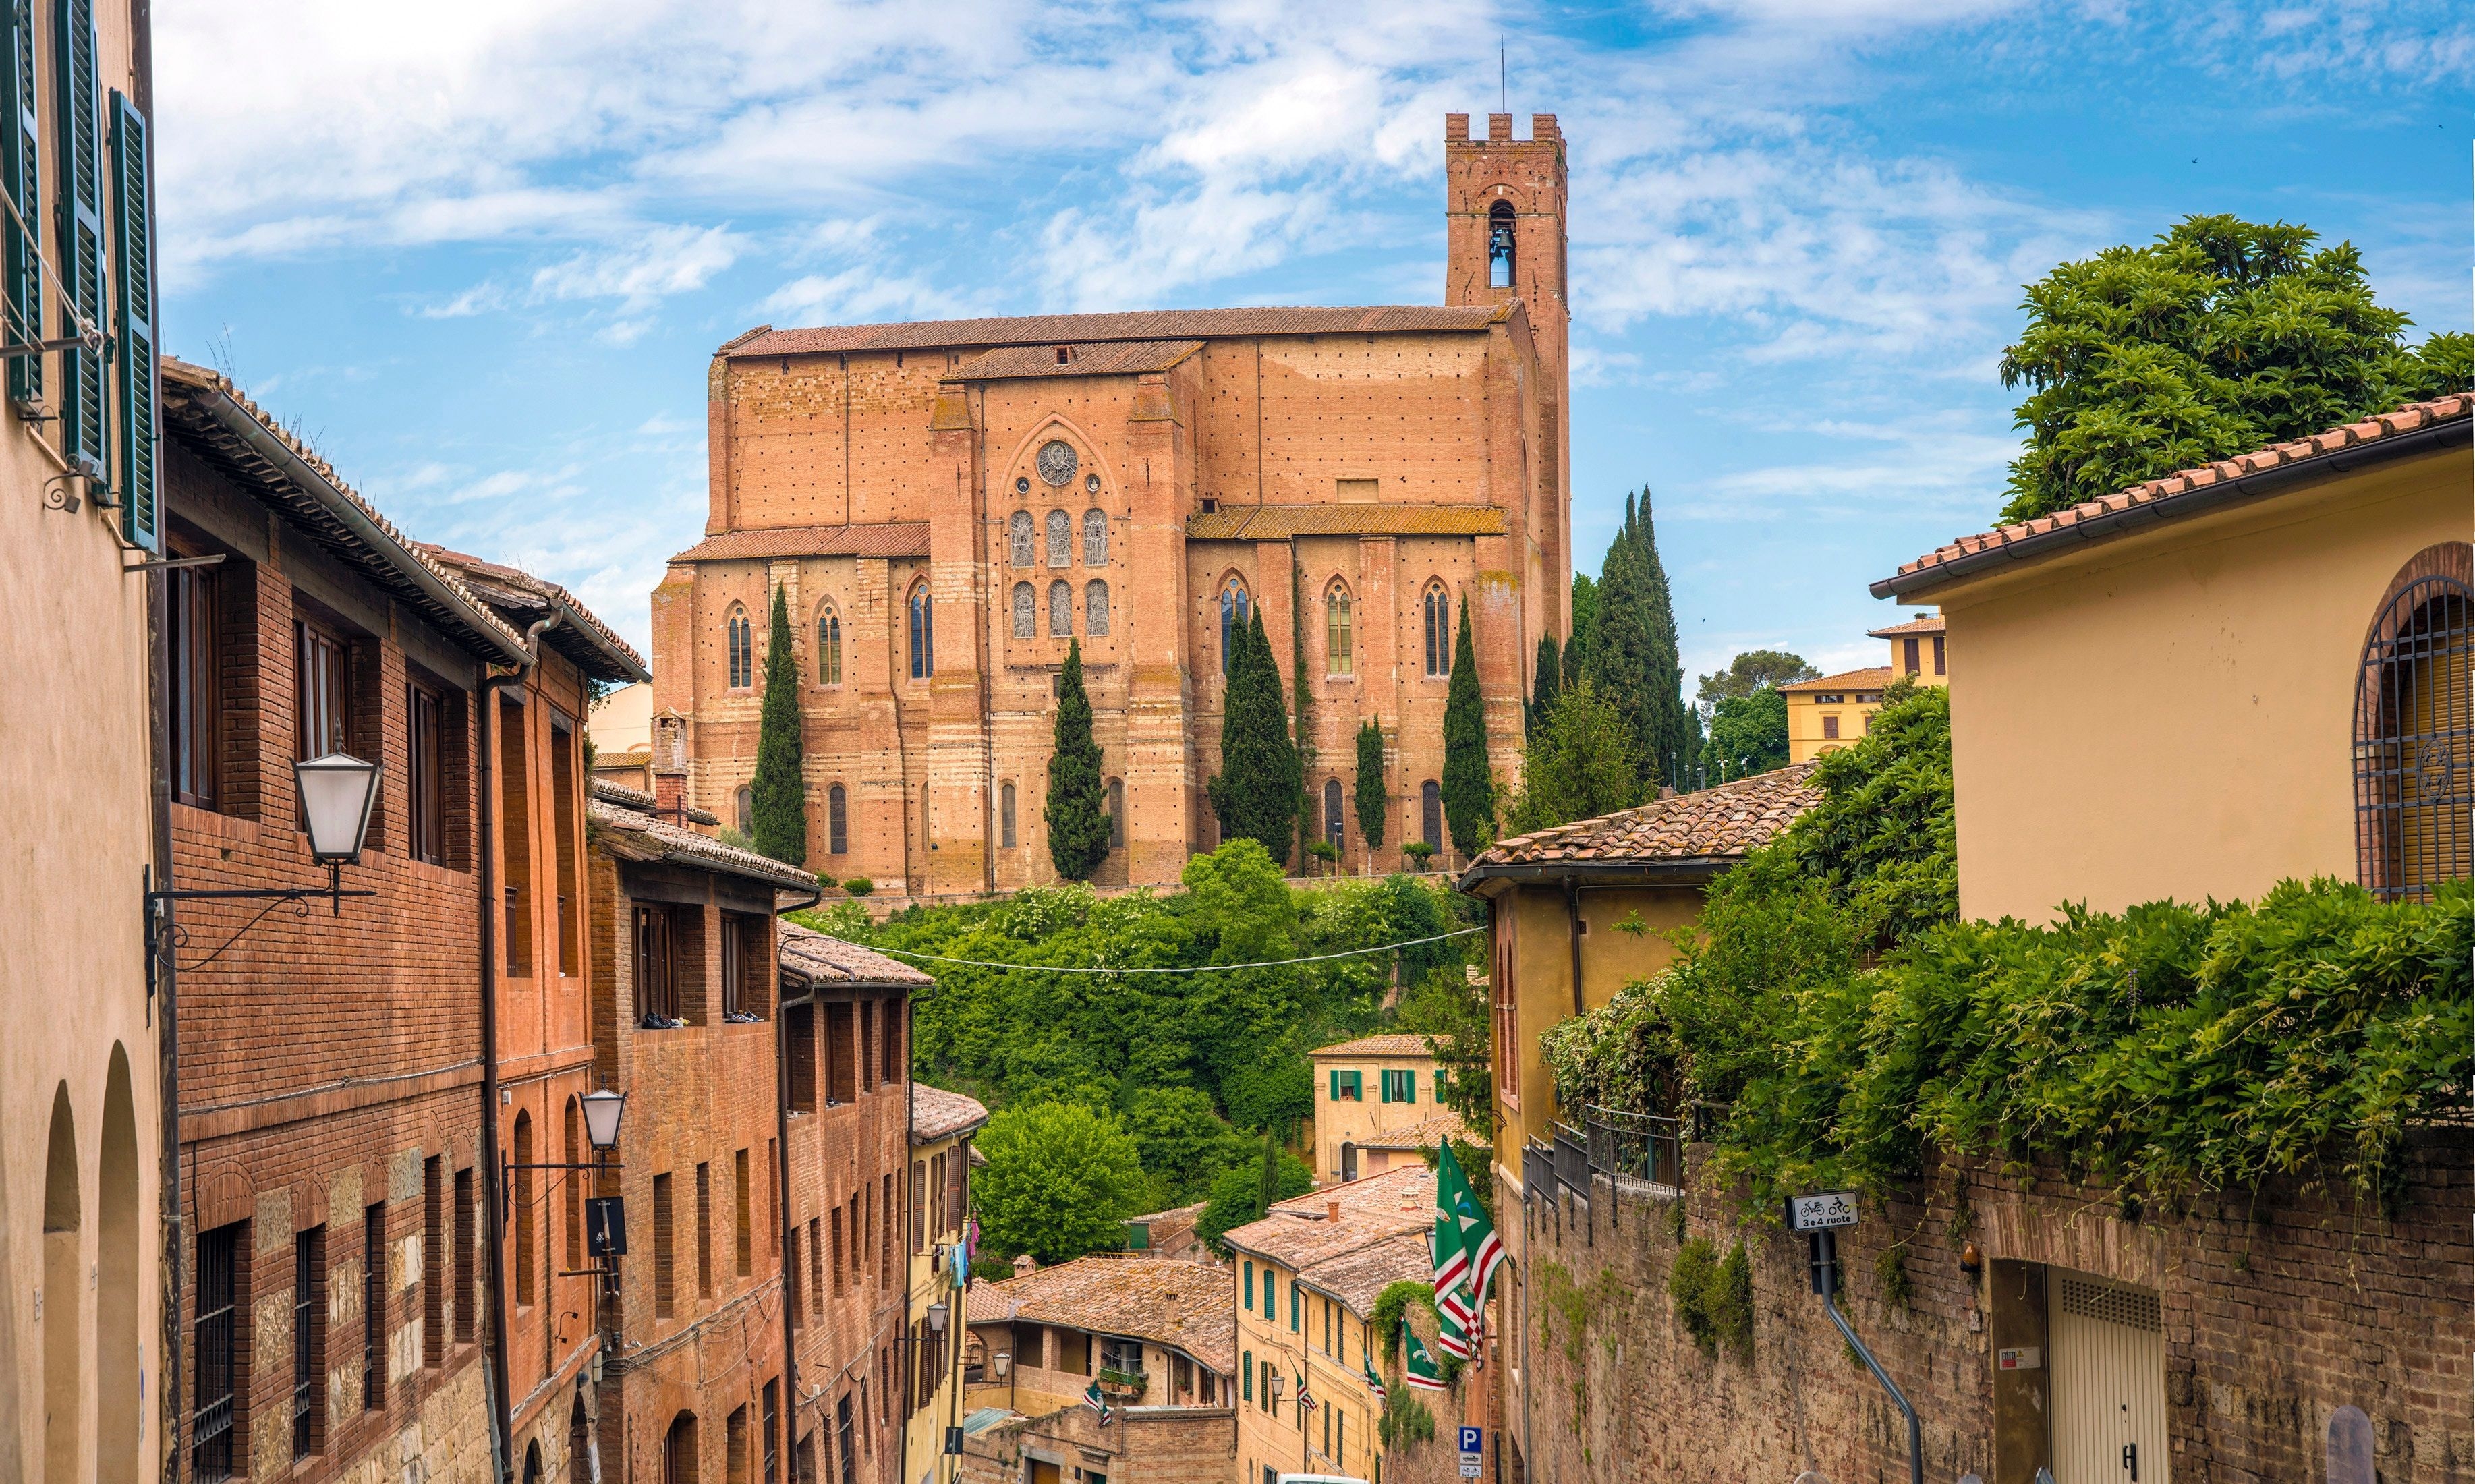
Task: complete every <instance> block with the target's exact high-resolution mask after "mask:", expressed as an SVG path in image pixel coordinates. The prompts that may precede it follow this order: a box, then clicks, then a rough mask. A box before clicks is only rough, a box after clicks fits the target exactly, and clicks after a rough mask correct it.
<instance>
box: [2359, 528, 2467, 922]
mask: <svg viewBox="0 0 2475 1484" xmlns="http://www.w3.org/2000/svg"><path fill="white" fill-rule="evenodd" d="M2470 565H2475V551H2470V547H2468V546H2467V545H2466V544H2464V543H2460V542H2444V543H2442V544H2440V545H2438V546H2435V547H2427V548H2426V549H2425V550H2423V551H2421V552H2419V553H2417V554H2416V555H2415V557H2414V560H2413V561H2410V562H2408V563H2407V564H2406V566H2405V568H2404V569H2402V570H2401V571H2400V572H2399V573H2398V575H2397V577H2396V578H2395V579H2394V580H2392V581H2391V582H2390V584H2389V596H2388V597H2387V598H2386V599H2385V600H2384V601H2383V602H2382V604H2381V608H2380V612H2379V613H2378V614H2377V615H2376V616H2375V617H2374V619H2373V620H2372V627H2371V632H2370V633H2369V634H2368V635H2367V636H2366V637H2365V644H2364V658H2363V665H2362V668H2361V669H2359V670H2358V671H2357V672H2356V678H2355V852H2356V864H2357V874H2358V876H2359V877H2360V878H2361V880H2362V882H2363V884H2364V885H2365V887H2366V888H2370V890H2371V892H2372V894H2373V895H2374V896H2376V897H2378V898H2380V899H2381V900H2383V901H2407V900H2411V901H2426V900H2429V899H2430V898H2431V896H2432V888H2434V887H2435V886H2436V885H2438V883H2441V882H2444V881H2451V880H2455V879H2457V878H2459V877H2462V876H2466V875H2470V874H2475V831H2470V812H2475V694H2470V686H2475V594H2471V593H2470V577H2475V573H2470V571H2469V568H2470Z"/></svg>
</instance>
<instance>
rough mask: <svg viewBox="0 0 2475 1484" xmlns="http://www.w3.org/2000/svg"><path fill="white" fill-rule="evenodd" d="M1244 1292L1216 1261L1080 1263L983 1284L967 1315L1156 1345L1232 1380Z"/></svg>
mask: <svg viewBox="0 0 2475 1484" xmlns="http://www.w3.org/2000/svg"><path fill="white" fill-rule="evenodd" d="M963 1312H964V1317H965V1322H966V1323H968V1324H973V1325H993V1324H1002V1323H1005V1322H1007V1321H1010V1320H1011V1321H1020V1322H1023V1323H1026V1324H1041V1325H1059V1326H1065V1327H1066V1328H1069V1329H1087V1330H1090V1332H1091V1333H1093V1334H1114V1335H1124V1336H1129V1337H1132V1338H1136V1339H1142V1340H1149V1341H1151V1342H1152V1343H1153V1344H1155V1345H1165V1346H1171V1347H1174V1348H1175V1349H1178V1350H1184V1351H1186V1352H1187V1353H1188V1354H1189V1355H1191V1356H1193V1357H1194V1358H1195V1359H1197V1360H1199V1361H1201V1362H1203V1363H1204V1364H1205V1365H1207V1366H1210V1367H1211V1368H1212V1369H1213V1371H1215V1372H1217V1373H1219V1374H1220V1375H1230V1374H1232V1373H1234V1372H1235V1371H1236V1370H1237V1284H1236V1283H1235V1282H1233V1281H1231V1280H1230V1277H1229V1270H1228V1269H1227V1268H1223V1267H1220V1266H1218V1265H1217V1264H1214V1263H1209V1262H1186V1261H1182V1260H1180V1259H1178V1258H1174V1257H1123V1256H1109V1257H1078V1258H1076V1259H1075V1260H1074V1261H1072V1262H1066V1263H1060V1264H1058V1265H1057V1266H1056V1267H1053V1268H1035V1269H1033V1270H1032V1271H1031V1272H1029V1273H1026V1274H1024V1275H1023V1276H1022V1277H1010V1278H1006V1279H1004V1280H1003V1281H1001V1282H994V1283H990V1282H981V1283H975V1284H973V1285H972V1287H971V1293H970V1298H969V1299H968V1302H966V1303H965V1305H964V1311H963Z"/></svg>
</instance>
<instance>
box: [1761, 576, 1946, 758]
mask: <svg viewBox="0 0 2475 1484" xmlns="http://www.w3.org/2000/svg"><path fill="white" fill-rule="evenodd" d="M1865 637H1866V638H1868V639H1878V640H1881V641H1882V642H1883V643H1885V644H1887V645H1889V646H1890V650H1891V663H1890V664H1888V665H1875V666H1868V667H1866V668H1865V669H1847V670H1841V671H1840V672H1839V673H1838V674H1835V675H1823V676H1821V677H1819V678H1817V679H1813V680H1799V681H1797V682H1795V683H1794V684H1791V685H1783V686H1781V687H1779V693H1780V694H1781V695H1784V696H1786V697H1787V760H1788V761H1789V762H1790V763H1810V762H1812V761H1813V760H1814V759H1815V758H1818V757H1820V756H1822V755H1823V754H1824V753H1826V752H1836V751H1838V750H1839V749H1840V748H1842V747H1844V746H1846V745H1848V744H1849V743H1850V742H1854V741H1855V740H1856V739H1858V738H1860V737H1862V736H1864V735H1865V733H1866V732H1867V731H1868V730H1869V729H1871V727H1872V726H1873V721H1874V713H1875V712H1877V711H1879V710H1881V709H1882V693H1883V692H1884V691H1886V690H1888V689H1889V688H1890V686H1891V683H1892V682H1893V681H1896V680H1900V679H1907V680H1913V681H1915V682H1916V683H1917V684H1919V685H1948V684H1949V683H1950V645H1949V640H1948V636H1947V635H1946V634H1945V633H1944V632H1943V620H1942V616H1941V615H1940V614H1933V613H1920V614H1918V615H1917V616H1916V617H1915V618H1913V619H1911V620H1908V621H1907V622H1905V623H1894V624H1892V625H1891V626H1890V627H1888V628H1877V629H1868V630H1866V633H1865Z"/></svg>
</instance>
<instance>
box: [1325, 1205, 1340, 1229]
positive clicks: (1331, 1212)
mask: <svg viewBox="0 0 2475 1484" xmlns="http://www.w3.org/2000/svg"><path fill="white" fill-rule="evenodd" d="M1323 1219H1324V1220H1326V1221H1328V1222H1331V1223H1332V1224H1333V1225H1335V1226H1338V1225H1339V1224H1340V1202H1339V1201H1337V1200H1332V1201H1326V1202H1325V1203H1324V1204H1323Z"/></svg>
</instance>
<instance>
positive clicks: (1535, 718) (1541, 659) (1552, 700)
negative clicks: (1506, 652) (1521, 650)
mask: <svg viewBox="0 0 2475 1484" xmlns="http://www.w3.org/2000/svg"><path fill="white" fill-rule="evenodd" d="M1562 679H1563V664H1562V656H1561V653H1560V651H1558V650H1557V649H1556V636H1555V635H1553V634H1541V635H1539V636H1538V658H1537V661H1536V662H1535V663H1534V664H1533V665H1532V667H1531V681H1530V705H1529V707H1528V708H1527V709H1526V710H1524V711H1523V713H1522V720H1523V722H1524V723H1525V724H1526V725H1527V727H1528V730H1529V735H1531V736H1532V737H1535V736H1536V735H1538V728H1539V727H1540V726H1541V725H1542V724H1544V723H1545V721H1546V719H1547V714H1548V713H1549V712H1552V711H1554V710H1555V709H1556V693H1558V692H1559V691H1560V690H1561V689H1562Z"/></svg>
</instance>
